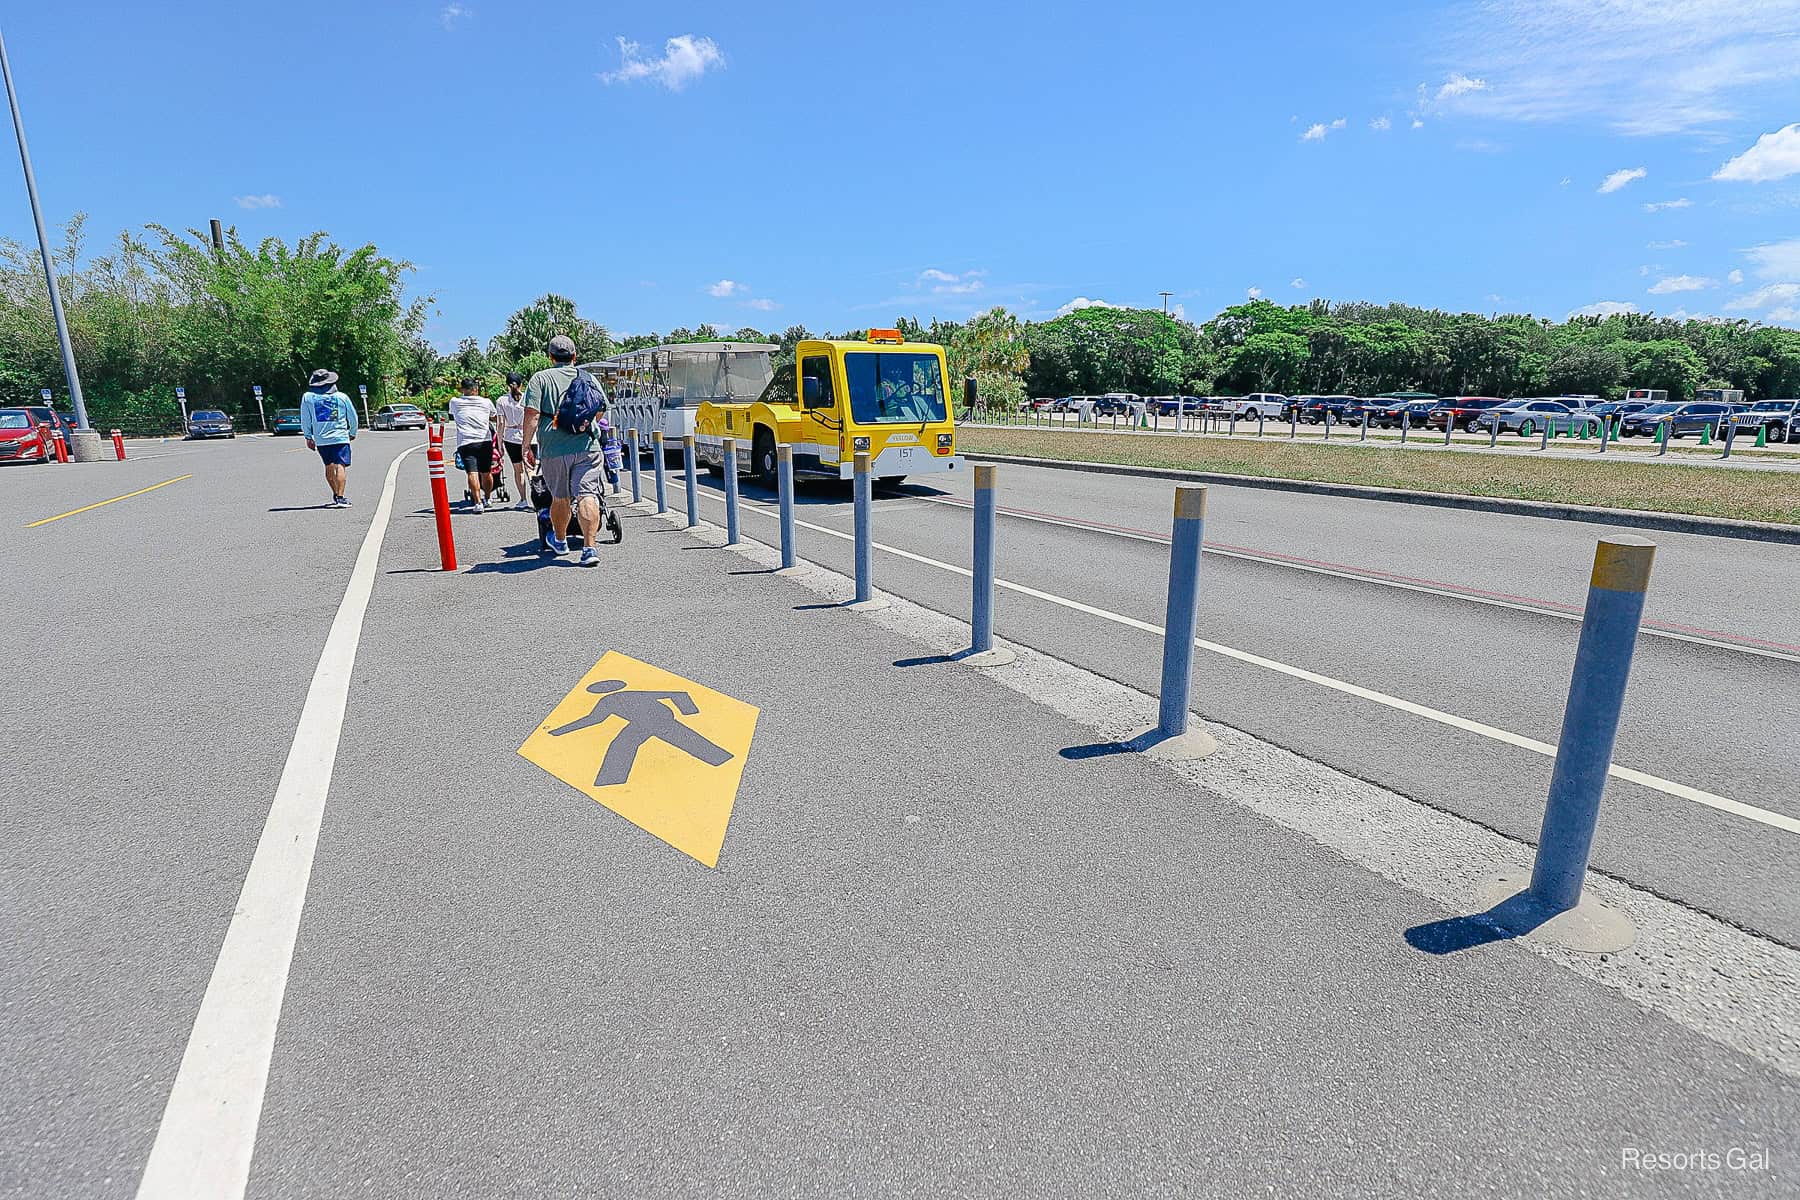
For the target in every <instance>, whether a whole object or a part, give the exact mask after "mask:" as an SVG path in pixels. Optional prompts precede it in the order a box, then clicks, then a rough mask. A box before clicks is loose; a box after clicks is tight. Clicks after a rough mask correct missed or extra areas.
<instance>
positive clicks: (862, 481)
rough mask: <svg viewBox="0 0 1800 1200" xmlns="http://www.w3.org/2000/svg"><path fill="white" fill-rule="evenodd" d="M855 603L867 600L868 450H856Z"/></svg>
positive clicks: (862, 602) (868, 594) (868, 592)
mask: <svg viewBox="0 0 1800 1200" xmlns="http://www.w3.org/2000/svg"><path fill="white" fill-rule="evenodd" d="M855 487H856V601H855V602H856V603H857V604H866V603H868V601H869V596H870V590H869V569H870V563H869V452H868V451H867V450H858V451H857V452H856V482H855Z"/></svg>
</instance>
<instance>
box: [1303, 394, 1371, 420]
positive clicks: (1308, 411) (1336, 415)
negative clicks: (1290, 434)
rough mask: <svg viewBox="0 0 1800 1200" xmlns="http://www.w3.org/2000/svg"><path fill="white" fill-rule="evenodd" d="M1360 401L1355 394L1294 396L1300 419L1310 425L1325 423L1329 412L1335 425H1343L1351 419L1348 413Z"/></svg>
mask: <svg viewBox="0 0 1800 1200" xmlns="http://www.w3.org/2000/svg"><path fill="white" fill-rule="evenodd" d="M1359 403H1360V401H1358V400H1357V398H1356V397H1355V396H1296V397H1294V404H1295V406H1296V407H1297V408H1298V409H1299V410H1300V419H1301V420H1302V421H1305V422H1306V423H1307V424H1309V425H1323V424H1324V423H1325V415H1326V414H1327V413H1329V414H1331V423H1332V424H1333V425H1342V424H1343V423H1344V422H1345V421H1347V420H1349V419H1350V418H1349V416H1348V415H1347V414H1348V413H1350V412H1351V411H1352V410H1354V409H1355V408H1356V406H1357V405H1358V404H1359Z"/></svg>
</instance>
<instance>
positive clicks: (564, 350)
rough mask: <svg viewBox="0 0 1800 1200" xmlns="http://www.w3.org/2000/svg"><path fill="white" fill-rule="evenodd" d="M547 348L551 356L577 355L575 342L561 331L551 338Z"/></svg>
mask: <svg viewBox="0 0 1800 1200" xmlns="http://www.w3.org/2000/svg"><path fill="white" fill-rule="evenodd" d="M546 349H548V350H549V352H550V357H551V358H574V357H575V343H574V342H573V341H571V340H570V339H569V338H567V337H565V336H563V335H562V334H560V333H559V334H557V335H556V336H555V337H553V338H551V339H550V345H549V346H547V347H546Z"/></svg>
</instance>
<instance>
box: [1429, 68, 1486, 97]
mask: <svg viewBox="0 0 1800 1200" xmlns="http://www.w3.org/2000/svg"><path fill="white" fill-rule="evenodd" d="M1485 91H1487V80H1485V79H1471V78H1469V77H1468V76H1467V75H1464V74H1461V73H1460V72H1459V73H1457V74H1454V75H1452V76H1450V78H1448V79H1446V80H1444V85H1443V86H1442V87H1440V88H1438V90H1437V95H1436V96H1435V97H1433V98H1434V99H1436V100H1439V101H1443V100H1454V99H1456V98H1457V97H1458V96H1467V95H1469V94H1470V93H1471V92H1485Z"/></svg>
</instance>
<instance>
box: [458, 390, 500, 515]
mask: <svg viewBox="0 0 1800 1200" xmlns="http://www.w3.org/2000/svg"><path fill="white" fill-rule="evenodd" d="M450 417H451V419H452V420H454V421H455V422H456V465H457V466H459V467H461V468H462V469H463V470H464V471H465V472H467V474H468V476H469V500H470V506H469V507H470V511H471V512H477V513H480V512H486V511H487V501H488V494H489V493H490V492H492V491H493V488H494V479H495V475H494V467H495V466H496V465H497V464H496V463H495V462H494V432H493V424H494V402H493V401H492V400H489V399H488V398H487V397H486V396H483V395H481V394H480V393H478V392H476V390H475V378H474V376H472V375H471V376H468V377H467V378H465V379H464V380H463V381H462V395H460V396H458V397H456V398H455V399H454V400H452V401H450Z"/></svg>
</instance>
